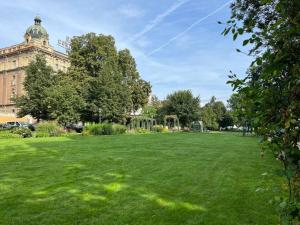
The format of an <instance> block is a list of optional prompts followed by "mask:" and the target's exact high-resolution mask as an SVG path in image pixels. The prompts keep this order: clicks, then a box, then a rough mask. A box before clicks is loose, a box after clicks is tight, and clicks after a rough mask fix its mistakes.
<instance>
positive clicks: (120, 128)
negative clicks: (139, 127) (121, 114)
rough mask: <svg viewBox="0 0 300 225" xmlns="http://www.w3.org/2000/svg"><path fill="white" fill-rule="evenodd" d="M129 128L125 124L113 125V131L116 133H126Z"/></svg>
mask: <svg viewBox="0 0 300 225" xmlns="http://www.w3.org/2000/svg"><path fill="white" fill-rule="evenodd" d="M126 130H127V128H126V126H124V125H120V124H114V125H113V133H114V134H125V132H126Z"/></svg>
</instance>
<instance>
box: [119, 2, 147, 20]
mask: <svg viewBox="0 0 300 225" xmlns="http://www.w3.org/2000/svg"><path fill="white" fill-rule="evenodd" d="M118 11H119V13H120V14H121V15H123V16H126V17H128V18H139V17H142V16H143V15H144V10H142V9H140V8H138V7H137V6H135V5H129V4H127V5H123V6H121V7H120V8H119V10H118Z"/></svg>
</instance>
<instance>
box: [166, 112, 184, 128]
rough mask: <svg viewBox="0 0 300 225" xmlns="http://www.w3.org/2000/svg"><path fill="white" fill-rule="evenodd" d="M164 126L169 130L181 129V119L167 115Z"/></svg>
mask: <svg viewBox="0 0 300 225" xmlns="http://www.w3.org/2000/svg"><path fill="white" fill-rule="evenodd" d="M164 126H167V127H168V128H169V129H178V130H179V129H180V124H179V119H178V117H177V116H176V115H166V116H165V118H164Z"/></svg>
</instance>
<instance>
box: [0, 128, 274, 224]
mask: <svg viewBox="0 0 300 225" xmlns="http://www.w3.org/2000/svg"><path fill="white" fill-rule="evenodd" d="M277 167H278V165H275V162H274V160H273V159H272V157H271V156H269V155H268V154H267V155H266V157H265V158H264V159H263V160H262V159H260V154H259V148H258V144H257V139H256V138H254V137H245V138H243V137H240V136H238V135H235V134H220V133H219V134H194V133H177V134H153V135H121V136H102V137H73V138H70V137H69V138H67V137H64V138H45V139H13V140H11V139H10V140H9V139H7V140H0V224H1V225H2V224H3V225H102V224H103V225H125V224H128V225H132V224H134V225H135V224H136V225H141V224H153V225H171V224H178V225H179V224H180V225H189V224H207V225H214V224H215V225H222V224H224V225H225V224H226V225H227V224H228V225H235V224H236V225H243V224H244V225H246V224H247V225H248V224H258V225H264V224H266V225H270V224H276V223H277V222H278V220H277V216H276V213H275V210H274V207H273V206H272V205H270V204H269V203H268V202H269V200H271V199H272V197H273V195H274V193H272V191H271V188H270V187H272V186H273V184H274V183H276V182H277V181H278V179H279V178H278V177H276V176H275V175H274V171H275V170H276V168H277ZM262 174H267V175H264V176H262ZM266 185H267V186H268V188H269V189H268V191H266V189H265V186H266ZM257 190H262V191H257Z"/></svg>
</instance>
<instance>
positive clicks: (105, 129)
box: [102, 123, 114, 135]
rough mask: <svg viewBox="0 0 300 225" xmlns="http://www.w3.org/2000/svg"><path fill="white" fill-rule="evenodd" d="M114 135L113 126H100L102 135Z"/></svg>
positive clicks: (106, 124) (105, 124) (107, 124)
mask: <svg viewBox="0 0 300 225" xmlns="http://www.w3.org/2000/svg"><path fill="white" fill-rule="evenodd" d="M112 134H114V131H113V125H112V124H110V123H104V124H102V135H112Z"/></svg>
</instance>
